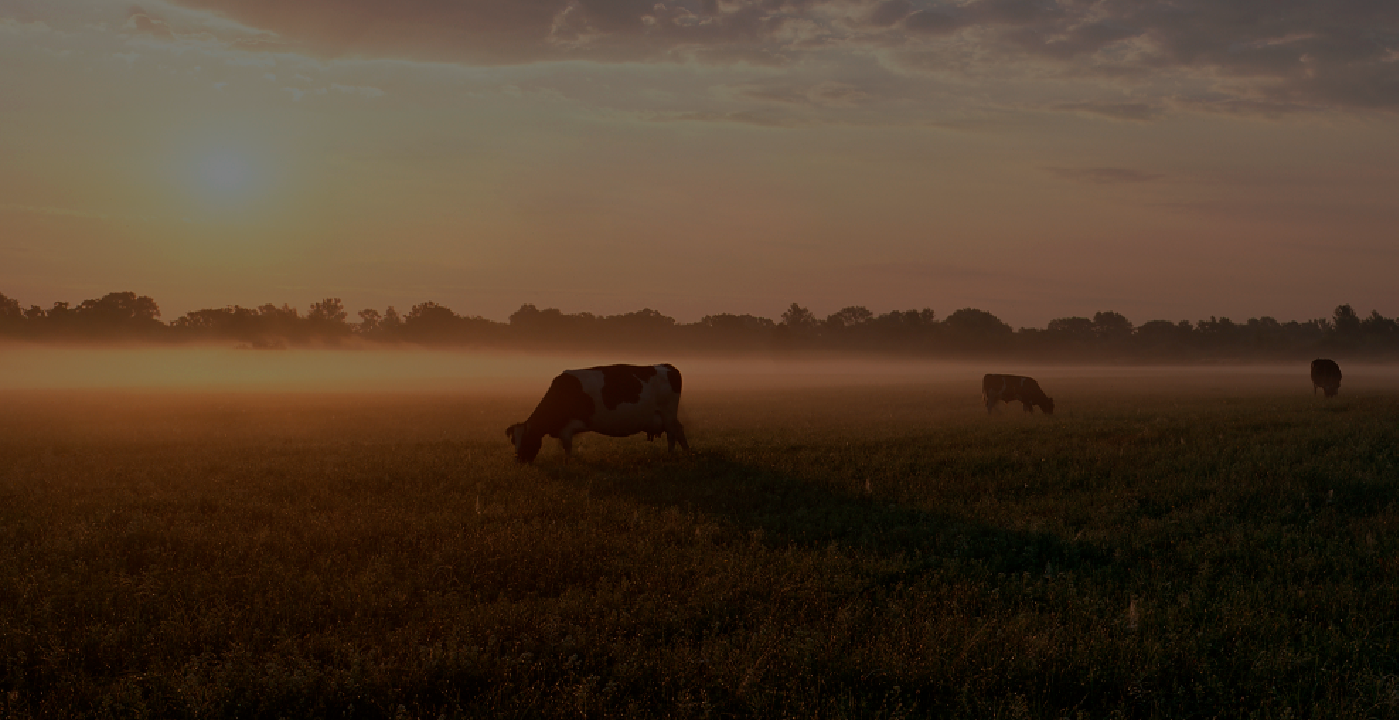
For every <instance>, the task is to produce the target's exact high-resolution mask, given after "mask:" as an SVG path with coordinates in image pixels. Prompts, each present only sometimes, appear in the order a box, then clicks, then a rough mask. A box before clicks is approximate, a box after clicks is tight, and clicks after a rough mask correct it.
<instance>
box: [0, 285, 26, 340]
mask: <svg viewBox="0 0 1400 720" xmlns="http://www.w3.org/2000/svg"><path fill="white" fill-rule="evenodd" d="M23 328H24V311H23V310H21V309H20V307H19V301H18V300H15V299H12V298H9V297H6V296H5V294H4V293H0V332H4V333H6V334H18V333H19V332H21V331H22V330H23Z"/></svg>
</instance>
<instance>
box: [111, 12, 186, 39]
mask: <svg viewBox="0 0 1400 720" xmlns="http://www.w3.org/2000/svg"><path fill="white" fill-rule="evenodd" d="M122 29H123V30H131V31H135V32H138V33H142V34H145V35H150V36H152V37H157V38H160V39H162V40H173V39H174V38H175V36H174V34H172V33H171V32H170V26H169V25H166V24H165V21H164V20H161V19H160V18H158V17H155V16H154V15H151V14H150V13H147V12H146V11H145V10H142V9H141V8H140V7H138V6H135V5H133V6H132V7H131V12H130V13H129V14H128V15H127V16H126V24H124V25H122Z"/></svg>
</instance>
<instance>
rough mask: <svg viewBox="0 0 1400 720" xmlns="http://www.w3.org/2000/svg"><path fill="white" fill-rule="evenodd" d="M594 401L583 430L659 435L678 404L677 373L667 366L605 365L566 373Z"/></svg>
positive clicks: (604, 432)
mask: <svg viewBox="0 0 1400 720" xmlns="http://www.w3.org/2000/svg"><path fill="white" fill-rule="evenodd" d="M566 372H567V373H568V374H572V375H574V376H575V377H577V378H578V379H579V383H580V385H581V386H582V388H583V391H584V392H585V393H587V394H588V396H589V397H590V398H592V399H593V404H594V407H595V411H594V413H593V414H592V416H591V417H590V418H589V419H588V421H587V422H586V423H585V424H584V429H587V430H591V431H593V432H597V433H601V434H603V435H612V436H617V437H625V436H627V435H632V434H635V433H639V432H648V433H654V432H659V429H658V427H659V426H665V424H666V423H667V421H674V420H675V417H676V412H677V408H678V406H679V404H680V384H681V381H680V372H679V371H677V370H676V369H675V368H674V367H672V366H670V365H607V366H600V367H592V368H587V369H583V370H569V371H566Z"/></svg>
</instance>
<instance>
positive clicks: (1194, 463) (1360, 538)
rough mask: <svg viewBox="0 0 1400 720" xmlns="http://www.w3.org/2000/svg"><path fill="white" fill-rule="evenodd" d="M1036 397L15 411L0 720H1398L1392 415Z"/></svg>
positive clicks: (1386, 392)
mask: <svg viewBox="0 0 1400 720" xmlns="http://www.w3.org/2000/svg"><path fill="white" fill-rule="evenodd" d="M1061 385H1062V386H1063V387H1062V388H1060V391H1059V392H1057V393H1054V394H1056V395H1057V398H1056V401H1057V409H1058V410H1059V414H1057V415H1056V416H1053V417H1046V416H1043V415H1040V414H1036V415H1034V416H1026V415H1023V414H1022V413H1021V412H1020V410H1019V408H1015V406H1012V408H1009V409H1008V411H1004V412H1001V413H999V414H996V415H993V416H991V417H988V416H987V415H986V414H985V413H984V412H983V411H982V410H981V409H980V407H978V405H977V401H976V396H975V394H973V395H972V396H971V397H966V396H965V395H966V393H963V394H962V395H959V394H955V393H954V392H953V391H952V390H950V389H948V388H943V387H940V386H934V385H928V386H889V387H865V388H860V389H852V388H827V389H812V390H805V391H799V390H793V389H789V390H783V391H774V392H769V393H760V392H755V391H750V392H746V393H738V392H733V393H727V392H724V391H722V390H719V389H715V390H712V391H710V392H707V393H705V392H701V393H696V392H690V391H688V393H689V394H688V396H687V398H686V400H685V402H684V405H685V409H684V411H685V413H686V415H685V417H684V418H683V419H684V420H685V421H686V422H687V423H688V426H687V428H688V434H689V435H690V436H691V439H692V444H693V446H694V447H695V448H696V449H695V451H694V452H692V453H690V454H677V455H674V456H669V455H667V454H666V453H665V451H664V445H663V444H661V443H653V444H648V443H646V442H645V441H644V440H642V439H641V438H632V439H627V440H611V439H607V438H598V437H596V436H583V437H581V438H580V440H581V442H580V443H579V445H578V447H577V448H576V451H575V452H576V456H575V457H574V458H573V459H572V460H570V461H568V462H565V460H564V458H563V457H562V454H561V453H560V451H559V450H558V448H557V445H555V446H547V447H546V451H545V452H544V453H543V454H542V455H541V457H540V459H539V460H538V461H537V462H536V463H535V464H534V465H530V466H522V465H518V464H516V463H515V462H514V461H513V460H512V458H511V454H510V452H509V448H508V446H507V444H506V441H505V439H504V437H501V433H502V429H503V428H504V427H505V425H507V424H508V423H509V422H512V421H514V420H518V419H519V417H517V416H522V417H523V414H524V413H526V412H528V410H529V407H530V405H531V403H532V401H533V400H534V398H524V397H509V396H501V397H472V396H453V397H429V396H371V395H362V396H292V395H269V396H249V395H242V396H238V395H222V396H210V395H205V396H195V395H137V394H126V395H123V394H108V395H59V394H53V393H49V394H42V395H24V394H12V395H9V396H6V397H5V398H4V401H3V402H0V547H3V548H4V551H3V552H0V716H8V717H82V716H85V717H162V718H169V717H191V718H194V717H201V718H203V717H268V718H275V717H311V716H317V717H357V718H358V717H366V718H368V717H425V718H437V717H441V716H447V717H764V718H768V717H831V718H843V717H969V718H998V717H1001V718H1022V717H1029V718H1040V717H1044V718H1058V717H1068V718H1076V717H1092V718H1100V717H1133V718H1138V717H1141V718H1156V717H1163V718H1167V717H1170V718H1180V717H1270V718H1276V717H1299V718H1302V717H1328V718H1336V717H1358V718H1367V717H1385V718H1390V717H1394V715H1395V713H1396V711H1397V708H1396V675H1397V643H1396V638H1397V626H1396V618H1397V604H1396V599H1397V526H1396V517H1397V506H1396V500H1397V482H1396V479H1397V469H1396V460H1397V422H1396V406H1397V398H1396V395H1395V393H1394V391H1393V390H1391V389H1380V390H1374V391H1370V392H1361V391H1358V392H1352V393H1349V394H1344V395H1343V396H1342V397H1341V398H1338V399H1337V400H1334V401H1330V402H1323V401H1322V400H1321V398H1320V397H1319V398H1312V397H1309V396H1307V395H1306V393H1305V392H1304V393H1301V394H1300V393H1296V392H1285V391H1283V390H1281V389H1278V388H1253V389H1249V390H1248V391H1241V392H1238V393H1232V392H1230V391H1229V389H1225V390H1219V389H1216V390H1211V389H1202V390H1199V391H1197V392H1193V393H1191V394H1189V395H1182V394H1176V393H1167V392H1158V393H1156V394H1152V393H1146V392H1139V393H1137V394H1133V392H1131V391H1130V390H1125V387H1126V386H1121V387H1117V388H1104V387H1099V388H1095V387H1094V386H1093V385H1092V384H1088V383H1084V384H1082V385H1078V386H1076V385H1074V384H1073V383H1071V382H1064V383H1061ZM1066 391H1069V394H1068V395H1067V394H1066ZM1012 409H1014V411H1011V410H1012Z"/></svg>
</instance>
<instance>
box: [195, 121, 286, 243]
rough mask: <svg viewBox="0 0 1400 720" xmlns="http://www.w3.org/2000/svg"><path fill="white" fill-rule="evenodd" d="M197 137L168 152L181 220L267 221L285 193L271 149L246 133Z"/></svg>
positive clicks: (278, 159)
mask: <svg viewBox="0 0 1400 720" xmlns="http://www.w3.org/2000/svg"><path fill="white" fill-rule="evenodd" d="M201 135H202V136H196V135H194V134H191V136H187V137H184V138H180V139H179V140H177V141H176V142H175V143H173V144H172V145H171V147H170V155H169V158H170V161H171V162H172V165H171V170H173V171H174V175H173V176H172V178H171V179H172V180H174V181H175V183H176V188H175V192H176V193H177V196H178V197H180V198H181V205H182V207H180V209H179V210H178V211H177V212H179V213H180V216H181V217H186V218H189V219H191V220H196V219H199V218H203V220H205V221H217V222H220V223H224V222H229V221H238V222H240V223H242V222H246V221H251V220H254V219H255V218H258V217H266V215H267V213H268V211H269V210H271V208H272V206H273V205H275V204H276V199H277V197H278V196H279V195H281V194H282V193H283V192H285V188H284V187H282V184H283V180H284V178H283V177H282V175H283V174H284V173H283V172H281V165H283V163H284V161H283V159H282V157H281V156H280V155H279V153H278V152H276V151H275V150H274V149H273V147H272V144H270V143H268V142H266V139H265V138H259V137H256V134H255V133H250V132H247V131H242V132H239V131H233V132H220V133H214V132H207V131H206V132H205V133H202V134H201Z"/></svg>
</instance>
